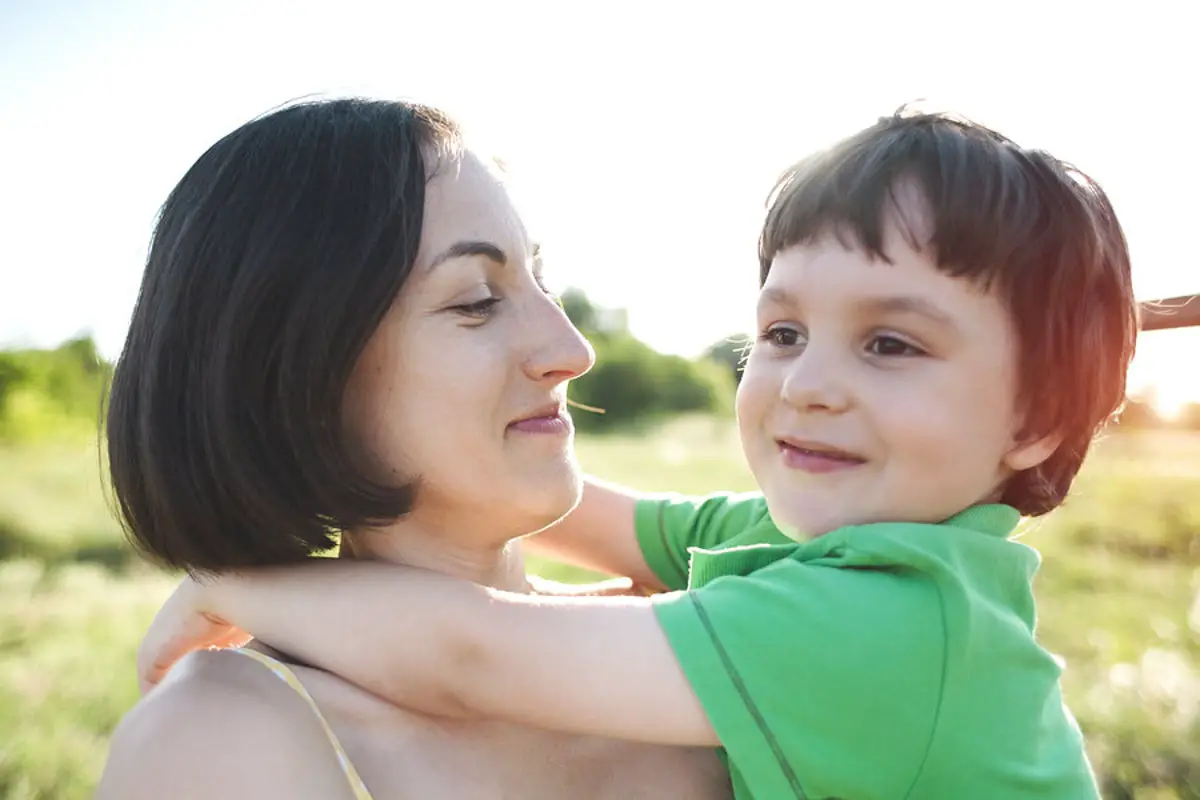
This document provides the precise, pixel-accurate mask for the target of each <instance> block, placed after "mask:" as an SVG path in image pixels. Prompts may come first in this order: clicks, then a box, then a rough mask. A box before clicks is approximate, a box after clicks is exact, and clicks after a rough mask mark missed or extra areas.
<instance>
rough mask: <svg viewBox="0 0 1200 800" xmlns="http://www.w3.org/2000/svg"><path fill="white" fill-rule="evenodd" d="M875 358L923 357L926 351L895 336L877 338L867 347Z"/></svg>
mask: <svg viewBox="0 0 1200 800" xmlns="http://www.w3.org/2000/svg"><path fill="white" fill-rule="evenodd" d="M867 350H868V351H869V352H870V353H871V355H875V356H923V355H925V351H924V350H922V349H921V348H919V347H917V346H916V345H912V344H909V343H908V342H906V341H904V340H903V339H900V338H898V337H895V336H876V337H875V338H874V339H872V340H871V342H870V344H868V345H867Z"/></svg>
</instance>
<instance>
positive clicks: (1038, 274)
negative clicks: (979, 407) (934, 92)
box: [759, 109, 1138, 516]
mask: <svg viewBox="0 0 1200 800" xmlns="http://www.w3.org/2000/svg"><path fill="white" fill-rule="evenodd" d="M909 182H912V183H914V184H915V187H916V188H917V189H918V190H919V192H920V193H921V195H923V200H924V201H925V204H926V211H927V214H928V225H921V226H911V225H910V226H907V228H908V229H907V230H905V231H904V233H905V235H906V236H907V237H909V240H910V243H911V244H912V245H913V246H914V247H916V248H917V249H920V250H922V251H924V252H926V253H929V254H930V255H931V257H932V258H933V260H934V261H935V263H936V264H937V266H938V268H939V269H941V270H942V271H943V272H945V273H946V274H948V275H952V276H955V277H964V278H967V279H970V280H972V281H975V282H977V283H979V284H980V285H981V286H983V287H986V288H990V289H994V290H996V291H997V292H998V293H999V294H1000V296H1001V298H1002V299H1003V300H1004V302H1005V303H1006V304H1007V306H1008V308H1009V310H1010V312H1011V313H1012V317H1013V320H1014V322H1015V325H1016V330H1017V335H1018V340H1019V348H1020V350H1019V363H1018V370H1019V387H1018V397H1017V402H1018V405H1017V407H1018V409H1020V410H1021V411H1022V412H1023V414H1024V421H1025V434H1026V435H1028V436H1029V437H1030V438H1036V437H1040V436H1044V435H1050V434H1058V435H1059V436H1061V437H1062V445H1061V446H1060V447H1059V448H1058V450H1057V451H1056V452H1055V453H1054V455H1052V456H1051V457H1050V458H1049V459H1047V460H1046V461H1045V462H1044V463H1043V464H1041V465H1040V466H1039V467H1036V468H1034V469H1031V470H1027V471H1025V472H1022V473H1019V474H1017V475H1016V476H1014V477H1013V478H1012V480H1011V481H1010V482H1009V484H1008V486H1007V487H1006V488H1005V492H1004V495H1003V497H1002V498H1001V501H1002V502H1004V503H1008V504H1009V505H1012V506H1014V507H1015V508H1016V509H1017V510H1019V511H1020V512H1021V513H1022V514H1025V515H1030V516H1036V515H1039V514H1045V513H1046V512H1048V511H1051V510H1052V509H1054V508H1056V507H1057V506H1059V505H1060V504H1061V503H1062V502H1063V500H1064V499H1065V498H1066V495H1067V492H1068V490H1069V489H1070V487H1071V482H1072V481H1073V480H1074V478H1075V475H1076V474H1077V473H1078V472H1079V468H1080V466H1081V464H1082V463H1083V459H1084V456H1085V455H1086V454H1087V451H1088V448H1089V446H1090V445H1091V442H1092V440H1093V439H1094V437H1095V435H1096V433H1097V432H1098V431H1099V430H1100V428H1101V427H1102V426H1103V425H1104V424H1105V423H1106V422H1107V421H1108V420H1109V419H1111V418H1112V417H1113V415H1114V414H1115V413H1116V412H1118V411H1119V410H1120V408H1121V407H1122V405H1123V404H1124V401H1125V380H1126V374H1127V371H1128V367H1129V362H1130V360H1131V359H1132V357H1133V352H1134V345H1135V339H1136V335H1137V329H1138V310H1137V303H1136V302H1135V300H1134V297H1133V285H1132V280H1131V276H1130V265H1129V249H1128V247H1127V245H1126V242H1125V236H1124V234H1123V232H1122V230H1121V226H1120V224H1119V223H1118V222H1117V218H1116V214H1115V213H1114V211H1113V208H1112V205H1111V204H1110V203H1109V200H1108V197H1107V196H1106V195H1105V194H1104V192H1103V191H1102V190H1101V189H1100V187H1099V186H1098V185H1097V184H1096V182H1095V181H1093V180H1092V179H1091V178H1090V177H1088V176H1087V175H1086V174H1084V173H1083V172H1082V171H1081V170H1079V169H1077V168H1075V167H1074V166H1072V165H1070V164H1068V163H1066V162H1063V161H1061V160H1059V159H1057V158H1055V157H1054V156H1051V155H1049V154H1048V153H1045V152H1043V151H1041V150H1030V149H1026V148H1023V147H1020V146H1018V145H1017V144H1015V143H1014V142H1013V141H1011V140H1010V139H1008V138H1007V137H1005V136H1002V135H1000V134H999V133H997V132H995V131H993V130H991V129H989V128H986V127H984V126H982V125H978V124H975V123H972V122H969V121H966V120H963V119H959V118H956V117H952V116H949V115H945V114H927V113H911V112H909V111H908V110H906V109H901V110H900V111H899V112H897V113H896V114H895V115H893V116H890V117H886V118H883V119H881V120H880V121H879V122H878V123H877V124H875V125H873V126H871V127H869V128H867V129H866V130H863V131H861V132H859V133H857V134H855V135H853V136H851V137H849V138H847V139H845V140H843V141H841V142H839V143H837V144H835V145H834V146H832V147H831V148H829V149H827V150H824V151H822V152H819V153H817V154H815V155H813V156H810V157H809V158H807V159H805V160H803V161H801V162H799V163H798V164H796V165H794V166H792V167H791V168H790V169H788V171H787V172H786V173H785V174H784V175H783V176H782V177H781V178H780V180H779V182H778V183H777V184H776V186H775V189H774V190H773V191H772V193H771V196H770V198H769V200H768V211H767V218H766V222H765V224H764V226H763V230H762V234H761V237H760V239H759V263H760V273H759V281H760V284H761V283H762V282H763V281H765V280H766V277H767V273H768V272H769V271H770V269H771V263H772V260H773V259H774V258H775V255H776V254H777V253H779V252H780V251H781V250H785V249H787V248H789V247H792V246H795V245H798V244H808V243H811V242H813V241H814V240H815V239H817V238H819V237H821V236H823V235H825V234H832V235H834V236H836V237H838V239H839V240H841V241H842V242H843V243H844V244H847V245H854V246H857V247H861V248H862V249H864V250H865V251H866V252H867V253H868V254H869V255H870V256H871V257H872V258H875V259H879V260H881V261H884V262H889V259H888V256H887V254H886V253H885V252H884V251H883V238H884V230H885V228H886V224H885V216H886V212H887V211H888V210H889V208H892V209H895V208H898V207H899V203H898V200H897V192H898V191H899V190H900V189H901V185H902V184H906V183H909ZM901 216H903V215H901Z"/></svg>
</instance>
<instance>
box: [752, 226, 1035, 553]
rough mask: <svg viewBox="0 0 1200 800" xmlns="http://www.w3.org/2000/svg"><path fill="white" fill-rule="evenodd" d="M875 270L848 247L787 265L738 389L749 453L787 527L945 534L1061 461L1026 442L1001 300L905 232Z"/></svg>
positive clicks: (822, 250) (770, 294) (798, 253)
mask: <svg viewBox="0 0 1200 800" xmlns="http://www.w3.org/2000/svg"><path fill="white" fill-rule="evenodd" d="M885 252H886V253H887V254H888V256H889V257H890V258H891V259H892V261H893V262H894V263H892V264H887V263H884V262H877V261H872V260H871V259H870V258H869V257H868V256H867V255H866V254H865V253H863V252H860V251H859V250H857V249H855V250H847V249H845V248H844V247H842V246H841V245H840V244H839V243H838V242H837V240H836V239H835V238H834V237H832V236H826V237H823V238H821V239H820V240H818V241H817V242H816V243H814V244H811V245H801V246H795V247H792V248H789V249H787V250H784V251H782V252H780V253H779V254H778V255H777V256H776V257H775V259H774V261H773V263H772V266H771V270H770V273H769V275H768V277H767V281H766V283H765V285H764V286H763V290H762V293H761V296H760V298H759V307H758V339H757V341H756V342H755V344H754V348H753V350H752V351H751V354H750V358H749V360H748V362H747V364H746V368H745V374H744V376H743V378H742V382H741V385H740V387H739V389H738V398H737V413H738V427H739V431H740V433H741V438H742V446H743V449H744V450H745V453H746V458H747V460H748V461H749V464H750V468H751V470H752V471H753V473H754V476H755V478H756V479H757V481H758V484H759V486H760V487H761V488H762V491H763V493H764V494H765V496H766V499H767V503H768V505H769V507H770V510H771V515H772V517H773V518H774V519H775V522H776V523H777V524H778V525H779V526H780V527H781V528H782V529H783V530H784V531H785V532H787V533H788V534H789V535H790V536H794V537H796V538H799V539H806V538H809V537H812V536H819V535H821V534H824V533H827V532H829V531H831V530H833V529H835V528H838V527H841V526H844V525H853V524H861V523H868V522H882V521H912V522H940V521H942V520H944V519H946V518H948V517H950V516H953V515H954V514H956V513H958V512H959V511H961V510H963V509H964V508H966V507H968V506H971V505H973V504H976V503H980V502H991V501H995V500H996V499H997V498H998V497H999V494H1000V490H1001V488H1002V485H1003V483H1004V481H1005V480H1006V479H1007V478H1008V477H1009V476H1011V475H1012V473H1013V472H1014V471H1018V470H1022V469H1028V468H1030V467H1033V466H1036V465H1037V464H1038V463H1040V462H1041V461H1043V460H1045V459H1046V458H1047V457H1048V456H1049V455H1050V454H1051V453H1053V450H1054V445H1055V443H1054V442H1052V441H1049V440H1039V441H1034V442H1021V441H1018V439H1017V436H1018V432H1019V429H1020V427H1021V425H1020V422H1021V420H1020V417H1019V415H1018V413H1017V409H1016V407H1015V404H1016V395H1017V355H1018V351H1017V339H1016V333H1015V330H1014V327H1013V324H1012V321H1011V320H1010V317H1009V314H1008V312H1007V310H1006V308H1005V307H1004V305H1003V304H1002V302H1001V301H1000V299H999V298H998V297H997V296H995V295H993V294H991V293H987V292H984V291H983V290H981V289H980V288H979V287H978V286H976V285H975V284H974V283H971V282H970V281H968V280H966V279H960V278H952V277H950V276H948V275H945V274H943V273H941V272H939V271H938V270H937V268H936V267H935V266H934V263H933V262H932V261H931V260H930V259H929V258H928V257H927V256H926V255H923V254H922V253H920V252H918V251H916V250H914V249H913V248H912V247H911V246H910V245H909V244H908V243H907V242H906V241H905V238H904V236H902V235H901V233H900V231H899V230H898V229H897V228H896V227H895V226H894V225H891V226H889V228H888V231H887V236H886V239H885Z"/></svg>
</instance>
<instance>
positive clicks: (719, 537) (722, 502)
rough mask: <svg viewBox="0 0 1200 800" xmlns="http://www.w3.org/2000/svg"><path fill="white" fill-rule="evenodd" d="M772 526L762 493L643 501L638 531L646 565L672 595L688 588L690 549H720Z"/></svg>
mask: <svg viewBox="0 0 1200 800" xmlns="http://www.w3.org/2000/svg"><path fill="white" fill-rule="evenodd" d="M764 521H766V522H768V523H769V521H770V517H769V515H768V513H767V504H766V501H765V500H764V499H763V496H762V495H761V494H759V493H756V492H755V493H746V494H731V493H728V492H723V493H719V494H713V495H709V496H707V497H685V496H682V495H676V494H670V495H655V496H651V497H646V498H643V499H640V500H638V502H637V505H636V506H635V510H634V528H635V530H636V532H637V539H638V545H639V547H641V550H642V555H643V557H645V559H646V563H647V564H648V565H649V566H650V569H652V570H653V571H654V574H655V575H657V576H658V578H659V580H661V581H662V582H663V584H664V585H665V586H666V587H667V588H669V589H675V590H678V589H684V588H687V585H688V548H689V547H701V548H704V549H714V548H717V547H719V546H720V545H721V544H723V543H725V542H728V541H729V540H730V539H733V538H734V537H736V536H737V535H738V534H740V533H742V532H744V531H746V530H747V529H749V528H751V527H753V526H755V525H757V524H759V523H762V522H764Z"/></svg>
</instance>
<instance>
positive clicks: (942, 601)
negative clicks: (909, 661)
mask: <svg viewBox="0 0 1200 800" xmlns="http://www.w3.org/2000/svg"><path fill="white" fill-rule="evenodd" d="M936 589H937V595H938V610H939V611H941V616H942V675H941V681H940V685H939V686H938V695H937V705H935V706H934V709H933V725H932V726H930V729H929V739H928V741H926V742H925V752H924V754H922V756H921V760H920V762H919V763H918V764H917V773H916V775H914V776H913V779H912V783H910V784H909V786H908V789H907V790H906V791H905V792H904V798H905V800H908V798H910V797H912V796H913V792H914V791H916V788H917V785H918V784H919V783H920V782H921V778H922V777H924V775H925V768H926V767H927V766H928V765H929V757H930V755H931V754H932V753H933V742H934V739H936V738H937V735H938V731H939V729H940V728H941V724H942V705H943V703H944V702H945V699H946V674H947V672H948V669H947V666H948V662H949V660H950V641H949V639H950V636H949V630H950V627H949V625H948V623H947V621H946V598H945V597H944V596H943V594H942V589H941V587H940V586H938V587H936Z"/></svg>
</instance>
